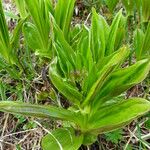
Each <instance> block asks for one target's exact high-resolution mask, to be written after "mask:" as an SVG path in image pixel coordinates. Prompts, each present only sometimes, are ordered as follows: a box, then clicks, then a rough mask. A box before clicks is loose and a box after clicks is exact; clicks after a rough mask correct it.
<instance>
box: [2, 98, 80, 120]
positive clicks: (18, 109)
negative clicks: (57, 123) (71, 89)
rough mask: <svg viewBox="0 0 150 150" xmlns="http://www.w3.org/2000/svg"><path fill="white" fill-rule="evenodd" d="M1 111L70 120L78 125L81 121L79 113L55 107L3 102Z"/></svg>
mask: <svg viewBox="0 0 150 150" xmlns="http://www.w3.org/2000/svg"><path fill="white" fill-rule="evenodd" d="M0 111H3V112H8V113H12V114H20V115H25V116H29V117H41V118H50V117H54V118H57V119H62V120H69V121H73V122H75V123H78V122H79V120H80V119H81V116H80V114H79V113H75V112H73V111H69V110H66V109H63V108H58V107H54V106H43V105H34V104H27V103H22V102H12V101H2V102H0Z"/></svg>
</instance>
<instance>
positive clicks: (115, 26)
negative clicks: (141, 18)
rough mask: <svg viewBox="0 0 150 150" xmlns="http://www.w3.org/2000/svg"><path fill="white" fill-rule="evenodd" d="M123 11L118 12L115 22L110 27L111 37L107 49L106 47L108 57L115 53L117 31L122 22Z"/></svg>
mask: <svg viewBox="0 0 150 150" xmlns="http://www.w3.org/2000/svg"><path fill="white" fill-rule="evenodd" d="M122 17H123V16H122V10H120V11H119V12H118V14H117V15H116V16H115V18H114V19H113V22H112V24H111V27H110V32H109V37H108V41H107V47H106V52H105V54H106V56H108V55H110V54H112V53H113V52H114V51H115V49H114V48H115V41H116V37H117V31H118V27H119V24H120V21H121V19H122Z"/></svg>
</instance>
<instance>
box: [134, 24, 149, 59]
mask: <svg viewBox="0 0 150 150" xmlns="http://www.w3.org/2000/svg"><path fill="white" fill-rule="evenodd" d="M149 41H150V23H148V25H147V29H146V31H145V32H144V31H143V30H142V29H137V30H136V31H135V34H134V45H133V46H134V50H135V54H136V59H137V60H140V59H142V58H145V57H149V56H150V43H149Z"/></svg>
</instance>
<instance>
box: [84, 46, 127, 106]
mask: <svg viewBox="0 0 150 150" xmlns="http://www.w3.org/2000/svg"><path fill="white" fill-rule="evenodd" d="M128 55H129V50H128V49H126V48H122V49H120V50H119V51H118V52H117V53H115V54H114V55H113V56H112V57H111V58H110V59H109V61H108V62H107V63H106V64H105V65H104V66H103V68H102V69H101V70H100V71H99V72H98V79H97V80H96V82H95V83H94V84H93V85H92V87H91V89H90V91H89V92H88V95H87V97H86V99H85V100H84V102H83V105H87V103H88V102H89V101H93V99H95V97H97V96H98V95H99V93H101V92H100V91H101V89H102V87H103V86H104V85H103V84H104V83H105V81H106V80H107V78H108V77H109V76H110V75H111V73H112V72H113V71H114V70H115V69H116V68H117V67H118V65H120V63H122V61H123V60H124V59H125V58H126V57H127V56H128Z"/></svg>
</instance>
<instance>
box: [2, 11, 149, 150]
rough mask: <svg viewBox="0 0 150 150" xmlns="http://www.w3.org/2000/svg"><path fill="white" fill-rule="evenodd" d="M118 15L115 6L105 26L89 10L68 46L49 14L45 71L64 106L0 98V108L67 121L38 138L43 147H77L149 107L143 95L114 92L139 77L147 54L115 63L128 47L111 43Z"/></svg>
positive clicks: (126, 53) (143, 73) (146, 66)
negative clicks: (87, 21)
mask: <svg viewBox="0 0 150 150" xmlns="http://www.w3.org/2000/svg"><path fill="white" fill-rule="evenodd" d="M121 18H122V13H121V12H119V13H118V14H117V16H116V18H115V19H114V21H113V23H112V25H111V27H109V26H108V25H107V23H106V21H105V20H104V18H103V17H102V16H99V15H98V14H97V13H96V11H95V10H93V15H92V25H91V28H90V29H89V28H87V27H85V26H83V27H82V28H81V29H82V31H81V32H78V34H80V36H77V37H78V38H74V39H76V40H75V41H76V45H74V46H73V47H74V49H73V47H72V45H70V44H69V42H67V40H66V38H65V35H64V34H63V31H62V30H61V29H60V27H59V26H58V25H57V23H56V22H55V19H52V25H53V32H54V34H53V36H54V37H53V47H54V50H56V53H57V57H55V58H54V59H53V61H52V62H51V64H50V69H49V75H50V79H51V82H52V83H53V85H54V86H55V87H56V88H57V90H58V91H59V92H60V93H61V94H62V95H63V96H64V97H65V98H66V99H67V100H68V102H69V108H68V109H64V108H63V107H57V106H42V105H33V104H26V103H19V102H11V101H3V102H0V110H1V111H4V112H9V113H13V114H22V115H28V116H35V117H43V118H51V117H53V118H55V119H61V120H63V121H65V122H67V126H64V127H62V128H60V129H56V130H54V131H52V132H49V134H48V135H46V136H45V137H44V138H43V140H42V146H43V149H44V150H49V149H55V150H57V149H61V150H62V149H64V150H70V149H74V150H77V149H78V148H79V147H80V146H81V144H84V145H89V144H92V143H93V142H95V141H96V139H97V135H98V134H102V133H105V132H110V131H113V130H116V129H118V128H121V127H123V126H124V125H126V124H128V123H129V122H131V121H132V120H133V119H135V118H137V117H139V116H141V115H143V114H145V113H146V112H148V111H149V110H150V102H148V101H147V100H145V99H142V98H130V99H128V100H125V99H123V98H121V97H119V95H120V94H121V93H123V92H125V91H126V90H128V89H129V88H131V87H132V86H134V85H136V84H137V83H139V82H141V81H142V80H144V79H145V77H146V76H147V74H148V73H149V70H150V61H149V59H143V60H140V61H138V62H136V63H135V64H134V65H132V66H130V67H126V68H122V67H121V65H122V64H123V63H124V61H125V60H126V59H127V58H128V56H129V53H130V50H129V49H128V48H127V47H125V46H121V48H120V46H119V47H118V46H115V43H116V41H122V40H118V38H117V37H118V36H116V35H117V32H118V27H119V25H120V24H122V21H121V20H122V19H121ZM76 29H77V28H76ZM77 31H78V30H77ZM75 33H76V32H75ZM100 34H101V36H100ZM75 35H76V34H75ZM119 37H120V36H119ZM121 39H122V38H121ZM117 44H118V43H117Z"/></svg>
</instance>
